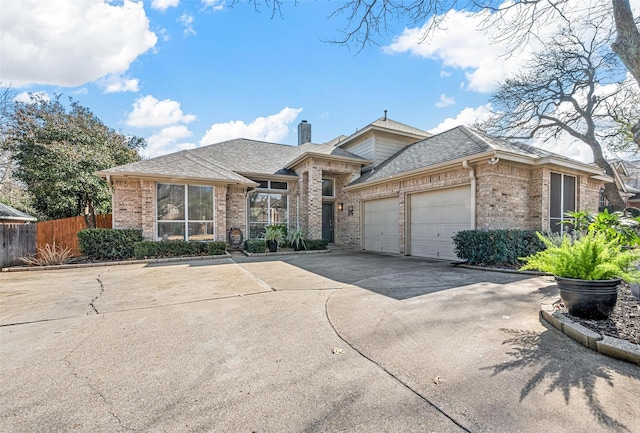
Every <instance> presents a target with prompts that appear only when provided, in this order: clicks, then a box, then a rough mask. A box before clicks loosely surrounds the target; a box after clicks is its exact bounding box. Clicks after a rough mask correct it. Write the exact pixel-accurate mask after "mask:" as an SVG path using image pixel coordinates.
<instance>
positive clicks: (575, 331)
mask: <svg viewBox="0 0 640 433" xmlns="http://www.w3.org/2000/svg"><path fill="white" fill-rule="evenodd" d="M540 320H544V321H545V322H547V323H548V324H550V325H551V326H553V327H554V328H556V329H558V330H559V331H561V332H562V333H563V334H566V335H568V336H569V337H571V338H573V339H574V340H576V341H577V342H578V343H580V344H582V345H583V346H586V347H588V348H589V349H591V350H595V351H596V352H599V353H602V354H604V355H608V356H611V357H613V358H617V359H622V360H624V361H628V362H631V363H633V364H637V365H640V346H639V345H637V344H633V343H630V342H628V341H626V340H621V339H619V338H613V337H609V336H606V335H600V334H598V333H597V332H594V331H592V330H591V329H588V328H585V327H584V326H582V325H580V324H579V323H576V322H574V321H573V320H571V319H569V318H568V317H567V316H565V315H564V314H562V313H561V312H559V311H558V310H556V309H555V308H554V307H553V304H542V305H541V306H540Z"/></svg>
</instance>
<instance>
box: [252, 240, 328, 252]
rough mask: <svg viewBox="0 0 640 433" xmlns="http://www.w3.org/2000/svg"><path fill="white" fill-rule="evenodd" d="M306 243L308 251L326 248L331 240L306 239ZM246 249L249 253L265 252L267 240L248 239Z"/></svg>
mask: <svg viewBox="0 0 640 433" xmlns="http://www.w3.org/2000/svg"><path fill="white" fill-rule="evenodd" d="M304 244H305V246H306V247H307V248H305V249H306V250H307V251H310V250H326V249H327V245H329V241H328V240H326V239H305V240H304ZM244 249H245V251H246V252H248V253H264V252H266V251H267V242H266V241H264V240H262V239H247V240H246V241H244Z"/></svg>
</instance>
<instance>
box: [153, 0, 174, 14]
mask: <svg viewBox="0 0 640 433" xmlns="http://www.w3.org/2000/svg"><path fill="white" fill-rule="evenodd" d="M178 4H180V0H153V1H152V2H151V7H152V8H153V9H158V10H161V11H164V10H166V9H168V8H174V7H176V6H178Z"/></svg>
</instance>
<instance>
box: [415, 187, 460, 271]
mask: <svg viewBox="0 0 640 433" xmlns="http://www.w3.org/2000/svg"><path fill="white" fill-rule="evenodd" d="M410 202H411V209H410V218H411V224H410V228H409V230H410V244H411V247H410V248H411V255H414V256H419V257H430V258H439V259H447V260H456V259H457V257H456V255H455V253H454V252H453V249H454V244H453V240H452V237H453V236H454V235H455V234H456V233H457V232H459V231H460V230H467V229H470V228H471V188H470V186H468V185H467V186H463V187H456V188H449V189H443V190H438V191H429V192H424V193H417V194H412V195H411V200H410Z"/></svg>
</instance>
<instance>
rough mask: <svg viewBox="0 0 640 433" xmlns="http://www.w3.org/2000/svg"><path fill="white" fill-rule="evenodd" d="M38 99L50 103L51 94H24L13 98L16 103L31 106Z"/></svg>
mask: <svg viewBox="0 0 640 433" xmlns="http://www.w3.org/2000/svg"><path fill="white" fill-rule="evenodd" d="M36 99H42V100H43V101H50V100H51V98H50V97H49V94H48V93H47V92H44V91H40V92H22V93H20V94H19V95H16V97H15V98H13V100H14V101H16V102H23V103H25V104H31V103H32V102H34V101H35V100H36Z"/></svg>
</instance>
